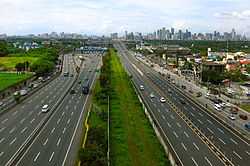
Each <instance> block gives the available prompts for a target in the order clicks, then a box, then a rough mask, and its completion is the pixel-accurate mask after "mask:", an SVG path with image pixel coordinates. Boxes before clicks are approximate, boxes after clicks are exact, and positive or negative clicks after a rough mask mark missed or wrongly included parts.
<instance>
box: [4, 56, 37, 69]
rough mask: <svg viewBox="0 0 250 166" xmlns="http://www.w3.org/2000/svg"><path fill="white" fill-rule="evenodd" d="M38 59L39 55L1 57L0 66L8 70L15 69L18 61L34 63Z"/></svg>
mask: <svg viewBox="0 0 250 166" xmlns="http://www.w3.org/2000/svg"><path fill="white" fill-rule="evenodd" d="M37 59H38V58H37V57H0V66H2V67H4V68H5V69H7V70H15V66H16V64H17V63H23V62H25V61H28V62H30V63H33V62H35V61H36V60H37Z"/></svg>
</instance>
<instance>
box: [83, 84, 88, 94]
mask: <svg viewBox="0 0 250 166" xmlns="http://www.w3.org/2000/svg"><path fill="white" fill-rule="evenodd" d="M82 93H83V94H88V93H89V81H85V82H84V84H83V85H82Z"/></svg>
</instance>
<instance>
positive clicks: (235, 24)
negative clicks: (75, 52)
mask: <svg viewBox="0 0 250 166" xmlns="http://www.w3.org/2000/svg"><path fill="white" fill-rule="evenodd" d="M246 4H247V0H237V1H236V0H205V1H202V2H200V1H198V0H187V1H185V2H183V1H181V0H176V1H170V0H158V1H157V2H156V1H153V0H137V1H132V0H122V1H119V3H116V2H115V1H114V0H103V1H97V0H94V1H93V0H84V1H80V0H63V1H58V0H55V1H53V2H51V1H49V0H36V2H35V3H34V1H31V0H27V1H25V3H24V2H23V1H21V0H13V1H8V0H2V1H1V2H0V5H1V6H2V8H1V10H0V18H1V22H0V34H1V33H6V34H8V35H26V34H30V33H33V34H40V33H46V32H53V31H55V32H67V33H68V32H71V33H72V32H75V33H81V34H88V35H108V34H110V33H112V32H118V33H123V32H124V31H125V30H128V31H133V32H142V33H146V32H152V31H154V30H155V29H157V28H159V27H173V28H175V29H183V30H185V29H189V30H190V31H193V32H197V33H200V32H201V33H206V32H213V31H215V30H216V31H219V32H230V31H231V29H232V28H235V29H237V31H238V33H239V34H241V35H246V36H248V37H249V36H250V9H249V8H248V7H246V6H247V5H246ZM177 11H178V12H177Z"/></svg>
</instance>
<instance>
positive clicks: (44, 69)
mask: <svg viewBox="0 0 250 166" xmlns="http://www.w3.org/2000/svg"><path fill="white" fill-rule="evenodd" d="M54 65H55V64H54V63H53V62H51V61H48V60H45V59H39V60H37V61H36V62H34V63H33V64H32V65H31V67H30V68H31V71H33V72H35V73H36V74H37V75H39V76H42V75H46V74H47V73H49V72H51V71H52V70H53V68H54Z"/></svg>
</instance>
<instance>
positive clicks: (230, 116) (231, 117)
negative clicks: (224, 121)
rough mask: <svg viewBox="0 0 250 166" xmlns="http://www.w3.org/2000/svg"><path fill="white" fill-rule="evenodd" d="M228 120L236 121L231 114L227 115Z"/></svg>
mask: <svg viewBox="0 0 250 166" xmlns="http://www.w3.org/2000/svg"><path fill="white" fill-rule="evenodd" d="M228 118H229V119H231V120H235V119H236V117H235V116H234V115H233V114H230V115H228Z"/></svg>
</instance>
